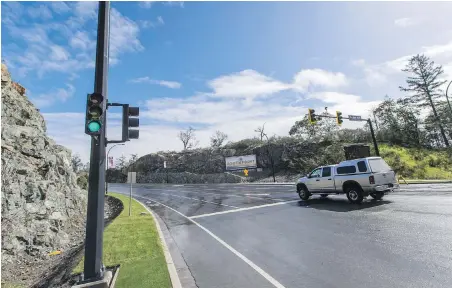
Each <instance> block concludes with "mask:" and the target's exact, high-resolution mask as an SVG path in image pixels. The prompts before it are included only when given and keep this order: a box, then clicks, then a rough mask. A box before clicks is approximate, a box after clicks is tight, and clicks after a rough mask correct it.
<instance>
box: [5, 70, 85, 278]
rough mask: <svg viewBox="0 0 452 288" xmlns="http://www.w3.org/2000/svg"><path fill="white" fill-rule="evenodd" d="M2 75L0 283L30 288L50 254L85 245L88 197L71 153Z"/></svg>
mask: <svg viewBox="0 0 452 288" xmlns="http://www.w3.org/2000/svg"><path fill="white" fill-rule="evenodd" d="M1 71H2V79H1V85H2V142H1V149H2V155H1V160H2V167H1V170H2V178H1V181H2V187H1V193H2V225H1V227H2V283H20V284H23V285H29V284H30V283H32V282H33V281H35V280H36V279H35V278H36V277H37V275H40V274H41V273H42V272H43V270H45V269H47V268H46V267H49V265H51V264H50V263H51V262H52V257H55V256H49V253H50V252H52V251H55V250H60V251H63V253H64V251H67V250H69V249H70V248H71V247H73V246H76V245H80V242H81V241H83V240H84V232H85V219H86V218H85V217H86V216H85V215H86V201H87V192H86V190H82V189H80V188H79V186H78V185H77V178H76V175H75V173H74V172H73V170H72V167H71V162H70V157H71V152H70V150H68V149H66V148H65V147H63V146H60V145H57V144H56V143H55V142H54V141H53V140H52V139H50V138H49V137H47V135H46V125H45V121H44V118H43V117H42V115H41V114H40V113H39V111H38V110H37V109H36V107H35V106H34V105H33V104H32V103H31V102H30V101H29V100H28V99H27V97H26V96H25V95H23V94H22V93H23V92H25V89H18V87H19V86H18V85H16V84H14V82H13V81H12V80H11V77H10V75H9V72H8V70H7V68H6V66H5V65H4V64H2V68H1ZM19 88H20V87H19ZM30 266H32V267H30ZM27 267H29V268H27Z"/></svg>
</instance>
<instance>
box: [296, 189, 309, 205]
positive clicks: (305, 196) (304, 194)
mask: <svg viewBox="0 0 452 288" xmlns="http://www.w3.org/2000/svg"><path fill="white" fill-rule="evenodd" d="M297 192H298V196H300V199H301V200H303V201H306V200H308V199H309V196H311V194H310V193H309V191H308V188H306V186H304V185H298V186H297Z"/></svg>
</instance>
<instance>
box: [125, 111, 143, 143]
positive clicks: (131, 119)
mask: <svg viewBox="0 0 452 288" xmlns="http://www.w3.org/2000/svg"><path fill="white" fill-rule="evenodd" d="M139 115H140V108H139V107H129V104H124V105H123V106H122V141H124V142H125V141H129V140H130V139H138V138H139V136H140V130H138V129H129V127H139V126H140V119H139V118H138V116H139Z"/></svg>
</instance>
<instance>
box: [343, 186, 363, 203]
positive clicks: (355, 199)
mask: <svg viewBox="0 0 452 288" xmlns="http://www.w3.org/2000/svg"><path fill="white" fill-rule="evenodd" d="M345 193H346V194H347V198H348V201H350V202H351V203H356V204H359V203H361V202H363V199H364V197H363V190H361V187H359V186H357V185H351V186H348V187H347V188H346V189H345Z"/></svg>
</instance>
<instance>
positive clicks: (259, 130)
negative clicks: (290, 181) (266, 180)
mask: <svg viewBox="0 0 452 288" xmlns="http://www.w3.org/2000/svg"><path fill="white" fill-rule="evenodd" d="M264 129H265V123H264V124H263V125H262V127H258V128H257V129H256V130H254V132H257V133H259V138H260V141H261V142H263V141H264V137H265V139H266V140H267V147H266V148H267V149H266V150H267V156H268V158H269V159H270V164H271V166H272V175H273V182H276V178H275V164H274V160H273V148H270V144H271V143H270V142H272V141H274V139H276V137H275V136H273V137H271V138H268V136H267V133H265V132H264Z"/></svg>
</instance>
